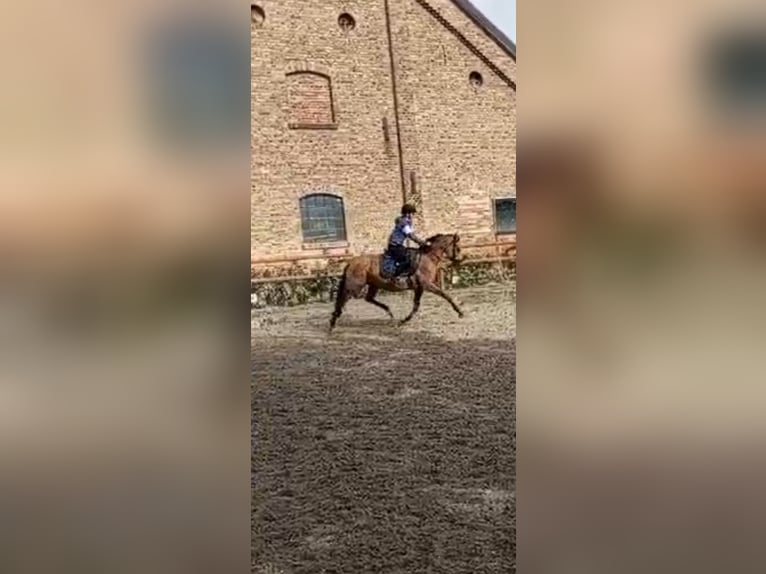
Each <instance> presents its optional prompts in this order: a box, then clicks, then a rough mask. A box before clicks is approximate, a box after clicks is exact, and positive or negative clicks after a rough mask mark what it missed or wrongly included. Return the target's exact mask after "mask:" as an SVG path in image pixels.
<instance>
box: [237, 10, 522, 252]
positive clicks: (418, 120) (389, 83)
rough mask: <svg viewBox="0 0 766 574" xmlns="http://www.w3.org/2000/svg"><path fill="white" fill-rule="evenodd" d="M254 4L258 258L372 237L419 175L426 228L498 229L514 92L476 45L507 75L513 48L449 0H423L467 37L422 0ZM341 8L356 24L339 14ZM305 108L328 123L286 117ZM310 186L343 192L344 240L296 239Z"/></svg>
mask: <svg viewBox="0 0 766 574" xmlns="http://www.w3.org/2000/svg"><path fill="white" fill-rule="evenodd" d="M257 4H259V5H260V6H261V7H263V9H264V12H265V15H266V18H265V20H264V22H263V24H262V25H260V26H255V25H253V26H252V29H251V32H252V39H251V60H252V61H251V74H252V82H251V85H252V104H251V110H252V126H251V142H252V215H251V223H252V237H253V242H252V253H253V257H254V258H268V257H272V258H273V257H279V256H284V257H291V256H295V255H306V254H309V255H310V254H313V253H316V254H321V253H323V251H322V248H327V249H330V248H332V252H333V253H338V252H339V251H340V252H344V251H349V252H354V253H358V252H363V251H380V250H381V249H382V248H383V246H384V244H385V241H386V237H387V234H388V232H389V230H390V227H391V225H392V223H393V220H394V218H395V217H396V215H397V214H398V210H399V207H400V206H401V203H402V200H403V192H404V193H406V194H407V195H411V194H412V192H413V189H412V182H413V181H414V182H415V190H414V191H416V192H417V195H416V197H415V200H416V201H417V202H418V203H420V205H421V206H422V214H421V218H420V219H419V221H418V226H419V227H420V232H421V235H428V234H432V233H439V232H447V231H449V232H453V231H458V232H460V233H462V234H464V235H467V236H468V240H477V241H478V240H485V239H492V238H493V230H492V226H493V221H494V218H493V213H492V198H493V197H508V196H511V195H515V188H516V183H515V178H516V159H515V156H516V141H515V136H516V113H515V109H516V95H515V91H514V90H513V89H512V88H511V87H509V86H508V85H507V83H506V82H504V81H503V80H502V79H501V78H500V77H499V76H498V75H497V74H496V73H495V72H493V71H492V69H490V67H488V66H487V64H486V63H485V62H484V61H482V59H481V58H479V57H478V56H477V55H476V53H475V50H478V52H479V53H481V54H482V55H483V56H484V57H485V58H486V59H488V61H490V62H491V63H492V64H493V65H494V66H496V67H497V68H498V69H500V70H501V71H502V72H504V73H505V74H506V75H508V76H510V77H511V78H514V79H515V74H516V64H515V62H514V60H513V58H511V57H510V56H509V55H508V54H507V53H506V52H504V51H503V50H502V49H501V48H500V47H499V46H498V45H497V44H496V43H495V42H494V41H493V40H492V39H490V38H489V37H488V36H487V35H486V34H485V33H484V32H483V31H482V30H481V29H480V28H478V27H477V26H476V25H475V24H474V23H473V22H472V21H471V20H470V19H469V18H468V17H467V16H466V15H465V14H464V13H463V12H462V11H460V10H459V9H458V8H457V7H456V6H455V5H454V4H452V2H451V0H429V5H430V6H431V7H432V8H433V9H434V10H437V11H438V13H439V14H440V15H441V16H442V17H443V18H444V19H445V20H446V21H447V22H448V23H449V24H450V26H453V27H454V29H455V30H457V31H458V32H460V34H462V35H463V36H464V37H465V39H466V40H467V42H468V44H469V45H466V43H465V42H463V41H461V40H460V39H459V38H458V37H457V36H456V34H455V33H454V30H453V31H450V29H449V28H448V27H446V26H445V25H444V23H442V22H440V21H439V19H438V18H435V17H434V15H433V14H431V13H429V12H428V11H427V10H426V9H424V7H423V6H422V5H421V4H420V3H419V2H418V0H389V1H388V3H387V2H385V1H384V0H379V1H375V2H369V1H363V0H328V1H322V2H318V1H316V0H279V1H277V0H259V1H258V2H257ZM387 4H388V6H389V7H390V14H389V16H390V25H391V32H392V36H393V42H392V44H391V47H392V50H393V59H394V69H395V76H393V77H392V73H391V58H390V55H389V46H390V44H389V41H388V35H387V21H388V20H387V14H386V5H387ZM343 12H348V13H350V14H351V15H352V16H353V17H354V19H355V22H356V26H355V28H354V29H353V30H350V31H344V30H342V29H341V27H340V26H339V25H338V17H339V15H340V14H341V13H343ZM471 46H472V47H473V50H472V49H471ZM296 71H298V72H306V71H308V72H314V73H315V74H324V75H325V76H326V77H327V78H329V86H328V84H327V81H326V80H324V78H322V76H319V75H304V74H298V75H292V74H293V73H294V72H296ZM472 71H478V72H479V73H481V75H482V77H483V80H484V83H483V85H482V86H481V87H480V88H475V87H473V86H472V85H471V84H470V82H469V80H468V76H469V74H470V73H471V72H472ZM319 80H324V83H323V82H320V81H319ZM394 81H395V82H396V88H397V89H396V93H397V104H398V116H399V120H400V123H399V126H398V128H399V130H398V132H399V133H401V152H402V158H403V161H402V163H400V159H399V148H400V141H399V136H398V133H397V114H396V111H397V110H396V109H395V100H394V95H393V82H394ZM330 106H332V108H331V107H330ZM333 116H334V118H333ZM333 119H334V124H332V120H333ZM328 120H329V121H328ZM306 121H309V122H314V123H321V124H322V126H320V127H322V128H323V129H291V127H290V126H291V124H292V125H293V126H294V125H295V124H296V123H304V122H306ZM402 180H404V187H405V189H404V190H403V189H402ZM316 192H324V193H334V194H337V195H339V196H341V197H342V198H343V200H344V204H345V208H346V227H347V233H348V242H347V244H343V245H327V246H316V245H307V244H304V242H303V240H302V236H301V227H300V211H299V199H300V197H302V196H303V195H306V194H308V193H316Z"/></svg>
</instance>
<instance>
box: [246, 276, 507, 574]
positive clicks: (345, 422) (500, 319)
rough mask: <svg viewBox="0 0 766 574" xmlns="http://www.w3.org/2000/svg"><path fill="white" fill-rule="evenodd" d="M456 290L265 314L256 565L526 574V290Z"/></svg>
mask: <svg viewBox="0 0 766 574" xmlns="http://www.w3.org/2000/svg"><path fill="white" fill-rule="evenodd" d="M452 293H453V294H454V296H455V298H456V299H457V300H458V302H459V303H460V304H462V306H463V309H464V311H465V312H466V317H465V318H463V319H459V318H458V317H457V316H456V315H455V313H454V312H453V311H452V309H451V308H450V306H449V305H448V304H447V303H446V302H445V301H442V300H441V299H439V298H437V297H435V296H433V295H426V296H425V297H424V299H423V304H422V306H421V311H420V314H419V315H418V316H417V317H416V318H415V319H414V320H413V321H412V323H411V324H409V325H408V326H405V327H403V328H400V327H398V326H396V323H395V322H392V321H391V320H390V319H388V318H387V317H386V315H385V313H384V312H383V311H381V310H380V309H377V308H375V307H373V306H371V305H369V304H368V303H365V302H364V301H352V302H351V303H350V304H349V305H348V306H347V308H346V311H345V313H344V315H343V316H342V317H341V319H340V321H339V322H338V327H337V329H336V331H335V332H334V333H333V334H332V335H328V334H327V324H328V320H329V317H330V313H331V311H332V307H331V306H330V305H327V304H318V305H309V306H305V307H296V308H292V309H264V310H258V311H253V313H252V413H253V418H252V433H253V455H252V488H253V513H252V553H253V556H252V561H253V571H254V572H256V573H263V574H265V573H270V574H308V573H312V574H322V573H326V574H331V573H332V574H341V573H343V574H363V573H376V574H395V573H396V574H417V573H421V572H422V573H425V572H429V573H445V574H446V573H449V574H453V573H454V574H458V573H465V574H469V573H470V574H480V573H497V574H500V573H502V574H507V573H509V572H515V564H516V549H515V514H516V511H515V507H516V505H515V451H516V448H515V421H516V409H515V368H516V359H515V357H516V353H515V331H516V321H515V286H514V285H504V286H489V287H482V288H476V289H463V290H459V291H453V292H452ZM411 296H412V295H411V294H405V295H388V296H386V295H384V296H383V297H382V300H383V301H385V302H386V303H387V304H389V305H390V306H391V308H392V311H393V312H394V315H395V316H396V317H397V318H402V317H404V316H405V315H406V314H407V312H408V311H409V309H410V306H411Z"/></svg>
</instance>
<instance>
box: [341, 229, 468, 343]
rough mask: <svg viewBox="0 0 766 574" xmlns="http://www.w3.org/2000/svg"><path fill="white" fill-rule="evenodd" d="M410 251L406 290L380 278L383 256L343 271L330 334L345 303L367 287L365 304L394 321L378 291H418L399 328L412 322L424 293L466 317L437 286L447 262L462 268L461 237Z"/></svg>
mask: <svg viewBox="0 0 766 574" xmlns="http://www.w3.org/2000/svg"><path fill="white" fill-rule="evenodd" d="M407 251H408V254H409V258H408V260H409V262H410V272H409V275H408V286H406V287H402V286H399V285H397V284H396V283H395V282H394V281H392V280H391V279H387V278H385V277H383V276H381V272H380V270H381V264H382V262H383V257H384V256H383V255H359V256H357V257H354V258H352V259H351V260H350V261H349V262H348V264H347V265H346V267H345V268H344V269H343V275H342V276H341V279H340V284H339V285H338V292H337V294H336V296H335V310H334V311H333V313H332V318H331V319H330V331H332V330H333V329H334V328H335V324H336V323H337V321H338V318H339V317H340V316H341V315H342V314H343V308H344V307H345V305H346V303H347V302H348V301H349V300H350V299H356V298H359V297H360V296H361V293H362V291H363V290H364V288H365V287H367V294H366V295H365V298H364V299H365V301H367V302H368V303H371V304H373V305H375V306H376V307H379V308H380V309H383V310H384V311H385V312H386V313H388V316H389V317H391V319H395V317H394V314H393V313H391V309H389V307H388V305H386V304H385V303H381V302H380V301H378V300H376V299H375V296H376V295H377V294H378V291H380V290H381V289H382V290H384V291H397V292H400V291H415V297H414V299H413V305H412V311H411V312H410V314H409V315H407V316H406V317H405V318H404V319H402V320H401V321H400V322H399V324H400V325H404V324H405V323H408V322H409V321H411V320H412V318H413V317H414V316H415V314H416V313H417V312H418V310H419V309H420V299H421V298H422V297H423V292H424V291H428V292H429V293H433V294H434V295H438V296H439V297H441V298H442V299H444V300H445V301H447V302H448V303H449V304H450V305H451V306H452V308H453V309H454V310H455V312H456V313H457V314H458V316H459V317H461V318H462V317H463V316H464V313H463V311H462V310H461V309H460V307H458V305H457V303H455V301H454V300H453V299H452V297H450V296H449V295H448V294H447V293H445V292H444V290H443V289H442V288H441V287H439V285H438V283H437V278H438V275H439V269H440V268H441V267H442V265H443V264H444V263H445V261H450V262H452V263H453V264H459V263H460V261H461V259H460V236H459V235H458V234H457V233H454V234H439V235H434V236H433V237H429V238H428V239H427V240H426V245H424V246H422V247H420V248H418V249H408V250H407Z"/></svg>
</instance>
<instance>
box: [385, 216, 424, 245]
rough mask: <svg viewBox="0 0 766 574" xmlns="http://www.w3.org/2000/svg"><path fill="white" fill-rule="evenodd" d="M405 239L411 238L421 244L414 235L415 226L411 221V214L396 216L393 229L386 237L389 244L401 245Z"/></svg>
mask: <svg viewBox="0 0 766 574" xmlns="http://www.w3.org/2000/svg"><path fill="white" fill-rule="evenodd" d="M407 239H412V240H413V241H414V242H415V243H419V244H421V245H422V244H423V241H421V240H420V239H419V238H418V237H417V236H416V235H415V227H414V225H413V221H412V215H402V216H401V217H397V218H396V223H395V224H394V229H393V230H392V231H391V235H389V237H388V244H389V245H396V246H403V245H404V242H405V241H406V240H407Z"/></svg>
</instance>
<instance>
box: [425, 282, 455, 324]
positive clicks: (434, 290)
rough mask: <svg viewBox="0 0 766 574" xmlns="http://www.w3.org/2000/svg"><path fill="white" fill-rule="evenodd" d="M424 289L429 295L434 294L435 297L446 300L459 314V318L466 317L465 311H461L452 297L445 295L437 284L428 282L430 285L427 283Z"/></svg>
mask: <svg viewBox="0 0 766 574" xmlns="http://www.w3.org/2000/svg"><path fill="white" fill-rule="evenodd" d="M423 287H424V288H425V290H426V291H428V292H429V293H433V294H434V295H438V296H439V297H441V298H442V299H444V300H445V301H446V302H447V303H449V304H450V305H452V308H453V309H454V310H455V313H457V314H458V317H460V318H463V317H465V313H463V311H462V310H461V309H460V307H458V305H457V303H455V301H454V300H453V299H452V297H450V296H449V295H448V294H447V293H445V292H444V290H443V289H442V288H441V287H439V286H438V285H437V284H436V283H434V282H428V283H425V284H424V285H423Z"/></svg>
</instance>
